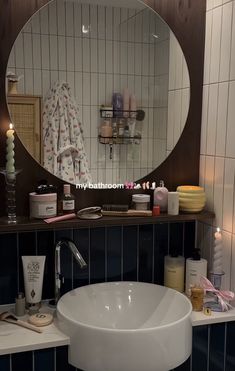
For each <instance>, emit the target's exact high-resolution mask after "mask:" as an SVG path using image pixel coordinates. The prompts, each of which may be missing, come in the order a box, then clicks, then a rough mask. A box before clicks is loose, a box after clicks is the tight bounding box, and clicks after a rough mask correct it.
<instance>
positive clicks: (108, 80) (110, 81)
mask: <svg viewBox="0 0 235 371" xmlns="http://www.w3.org/2000/svg"><path fill="white" fill-rule="evenodd" d="M105 89H106V98H105V101H106V103H108V104H111V102H112V94H113V76H112V75H108V74H106V85H105Z"/></svg>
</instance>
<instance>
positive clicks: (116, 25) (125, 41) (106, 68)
mask: <svg viewBox="0 0 235 371" xmlns="http://www.w3.org/2000/svg"><path fill="white" fill-rule="evenodd" d="M82 25H84V26H85V27H90V32H89V33H88V34H84V33H82V32H81V29H82ZM152 33H154V34H157V35H158V39H155V38H154V37H152V36H151V34H152ZM168 58H169V31H168V28H167V26H166V25H165V24H164V23H163V22H162V21H161V20H160V19H159V18H158V17H156V16H155V15H154V13H153V12H151V11H150V10H148V9H147V8H146V10H144V11H139V10H138V13H137V11H135V10H134V9H127V8H125V9H121V8H112V7H104V6H96V5H89V4H87V3H86V2H85V1H84V2H83V3H78V2H73V1H69V2H67V1H64V0H57V1H53V2H52V3H50V5H49V6H47V7H44V8H43V9H42V10H41V11H40V12H38V13H37V14H36V15H34V17H33V18H32V20H31V21H30V22H29V23H28V24H27V26H26V28H25V29H24V30H23V32H22V33H21V34H20V35H19V37H18V39H17V41H16V43H15V45H14V47H13V49H12V52H11V56H10V59H9V63H8V70H11V71H16V72H17V73H18V74H23V75H24V78H23V79H22V80H21V83H20V84H19V92H21V93H27V94H37V95H42V96H43V97H45V95H46V93H47V91H48V90H49V88H50V86H51V85H52V84H53V83H54V82H55V81H57V80H58V79H60V80H66V81H67V82H68V83H69V84H70V87H71V89H72V93H73V95H74V96H75V98H76V100H77V102H78V104H79V108H80V119H81V122H82V124H83V126H84V136H85V145H86V151H87V153H88V158H89V163H90V168H91V172H92V176H93V182H97V181H98V180H99V181H103V182H107V180H110V179H111V181H112V182H113V183H115V182H121V181H122V182H123V181H125V180H133V176H136V175H138V176H143V175H146V174H147V173H148V172H150V171H152V169H153V168H155V166H156V165H157V164H159V162H161V161H162V160H163V159H165V157H166V131H164V130H161V132H155V134H154V140H155V143H153V127H154V125H153V118H154V117H157V114H158V110H159V109H161V117H164V118H165V117H166V112H167V108H166V107H167V100H168V68H167V65H168ZM176 61H177V71H176V72H177V73H178V72H179V71H180V74H181V76H182V74H183V70H182V57H181V56H180V55H179V53H178V54H177V56H176ZM154 76H155V79H154ZM176 76H177V75H176ZM126 86H128V87H129V89H130V90H131V92H133V93H135V95H136V97H137V103H138V106H139V107H141V108H142V109H144V110H145V111H146V119H145V120H144V122H143V124H142V129H141V128H140V130H142V132H143V140H142V141H141V144H140V145H136V146H130V148H128V155H129V160H128V163H127V161H126V152H127V148H125V147H124V146H121V145H119V146H116V147H115V151H114V153H115V156H116V157H115V160H114V159H113V160H110V159H109V155H110V151H109V147H108V146H106V147H107V148H104V145H99V144H98V141H97V135H98V127H99V122H100V119H99V107H100V105H101V104H110V103H111V98H112V93H113V92H114V91H120V92H122V90H123V89H124V88H125V87H126ZM179 100H180V102H178V103H179V104H180V106H181V105H182V104H183V103H182V102H181V100H182V99H181V98H179ZM163 111H165V112H163ZM180 113H181V110H180ZM165 121H166V120H165ZM178 126H180V117H178ZM179 130H180V129H179V127H178V128H177V135H178V132H179ZM134 147H136V148H134ZM105 154H106V155H105ZM156 156H159V157H158V158H156ZM100 166H102V172H101V171H97V167H100ZM105 166H106V167H107V171H104V167H105ZM119 167H121V168H122V169H123V171H122V174H121V172H119V170H118V169H119ZM133 167H134V168H135V172H134V174H133ZM101 174H102V176H104V178H102V179H101V178H100V176H101ZM135 179H136V178H135ZM136 180H137V179H136Z"/></svg>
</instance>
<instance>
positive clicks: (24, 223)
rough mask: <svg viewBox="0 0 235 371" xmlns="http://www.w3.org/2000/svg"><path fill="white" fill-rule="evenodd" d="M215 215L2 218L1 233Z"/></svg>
mask: <svg viewBox="0 0 235 371" xmlns="http://www.w3.org/2000/svg"><path fill="white" fill-rule="evenodd" d="M214 217H215V214H214V213H213V212H210V211H202V212H201V213H197V214H182V213H181V214H179V215H174V216H173V215H168V214H161V215H159V216H145V217H139V216H135V217H117V216H115V217H111V216H103V217H102V218H100V219H96V220H84V219H72V220H66V221H61V222H56V223H51V224H47V223H45V222H44V221H43V220H36V219H34V220H29V219H28V218H26V217H19V221H18V223H17V224H7V218H6V217H1V218H0V233H11V232H19V231H32V230H50V229H52V230H58V229H70V228H71V229H78V228H89V227H91V228H94V227H104V226H114V225H138V224H139V225H141V224H156V223H168V222H169V223H173V222H188V221H193V220H195V221H209V220H211V219H214Z"/></svg>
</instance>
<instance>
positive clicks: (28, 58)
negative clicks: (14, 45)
mask: <svg viewBox="0 0 235 371" xmlns="http://www.w3.org/2000/svg"><path fill="white" fill-rule="evenodd" d="M23 38H24V67H25V68H32V67H33V50H32V36H31V34H29V33H24V34H23Z"/></svg>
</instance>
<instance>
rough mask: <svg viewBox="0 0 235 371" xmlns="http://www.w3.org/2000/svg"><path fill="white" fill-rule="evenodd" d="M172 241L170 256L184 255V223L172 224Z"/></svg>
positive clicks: (170, 242) (170, 243)
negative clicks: (174, 254)
mask: <svg viewBox="0 0 235 371" xmlns="http://www.w3.org/2000/svg"><path fill="white" fill-rule="evenodd" d="M169 230H170V241H169V252H170V254H172V253H176V254H178V255H182V254H183V246H184V244H183V231H184V228H183V223H170V229H169Z"/></svg>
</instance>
